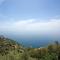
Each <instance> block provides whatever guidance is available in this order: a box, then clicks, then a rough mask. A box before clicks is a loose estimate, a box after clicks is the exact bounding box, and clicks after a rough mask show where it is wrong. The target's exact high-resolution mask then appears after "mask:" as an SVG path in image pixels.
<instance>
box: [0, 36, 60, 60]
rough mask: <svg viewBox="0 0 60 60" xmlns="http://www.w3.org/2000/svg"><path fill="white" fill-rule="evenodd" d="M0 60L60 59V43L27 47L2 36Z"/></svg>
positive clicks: (0, 40)
mask: <svg viewBox="0 0 60 60" xmlns="http://www.w3.org/2000/svg"><path fill="white" fill-rule="evenodd" d="M0 60H60V44H59V42H58V41H55V43H54V44H50V45H48V46H47V47H42V48H32V47H29V48H26V47H23V46H22V45H21V44H19V43H17V42H16V41H14V40H11V39H9V38H6V37H4V36H0Z"/></svg>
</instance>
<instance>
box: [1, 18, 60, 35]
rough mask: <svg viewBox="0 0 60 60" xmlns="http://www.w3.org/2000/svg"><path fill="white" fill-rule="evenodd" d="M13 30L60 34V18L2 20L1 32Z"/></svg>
mask: <svg viewBox="0 0 60 60" xmlns="http://www.w3.org/2000/svg"><path fill="white" fill-rule="evenodd" d="M1 31H2V32H13V33H21V34H23V33H24V34H35V33H36V34H55V35H56V34H58V35H60V19H50V20H45V21H44V20H43V21H42V20H37V19H28V20H18V21H7V22H0V32H1Z"/></svg>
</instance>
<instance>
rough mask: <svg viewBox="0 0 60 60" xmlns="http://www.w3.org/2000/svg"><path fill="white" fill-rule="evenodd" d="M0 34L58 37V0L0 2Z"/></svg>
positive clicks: (59, 25)
mask: <svg viewBox="0 0 60 60" xmlns="http://www.w3.org/2000/svg"><path fill="white" fill-rule="evenodd" d="M0 33H5V34H7V33H14V34H19V35H24V36H25V35H53V36H54V37H55V36H60V0H0Z"/></svg>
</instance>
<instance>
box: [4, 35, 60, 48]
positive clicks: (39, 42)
mask: <svg viewBox="0 0 60 60" xmlns="http://www.w3.org/2000/svg"><path fill="white" fill-rule="evenodd" d="M5 36H6V37H8V38H10V39H13V40H15V41H17V42H18V43H20V44H22V45H23V46H25V47H33V48H39V47H45V46H47V45H49V44H52V43H54V42H55V41H57V40H58V41H60V37H59V38H55V37H52V36H47V35H43V36H40V35H34V36H25V35H24V36H23V35H15V34H6V35H5Z"/></svg>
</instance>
